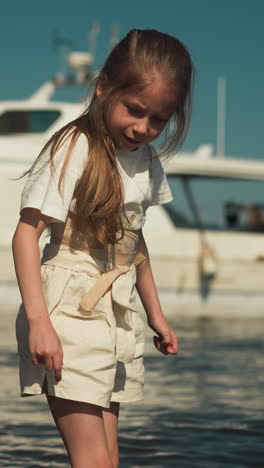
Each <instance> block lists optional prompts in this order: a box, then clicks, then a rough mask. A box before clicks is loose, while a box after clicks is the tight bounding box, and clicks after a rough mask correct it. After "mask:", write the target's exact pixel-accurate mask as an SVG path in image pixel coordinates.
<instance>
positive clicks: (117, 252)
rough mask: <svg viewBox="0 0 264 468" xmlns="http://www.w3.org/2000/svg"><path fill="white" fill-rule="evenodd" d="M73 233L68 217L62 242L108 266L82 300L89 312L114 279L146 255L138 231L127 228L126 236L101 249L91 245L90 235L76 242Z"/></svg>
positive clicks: (82, 304) (82, 305)
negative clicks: (82, 240) (82, 241)
mask: <svg viewBox="0 0 264 468" xmlns="http://www.w3.org/2000/svg"><path fill="white" fill-rule="evenodd" d="M72 233H73V230H72V220H71V218H70V217H68V218H67V220H66V225H65V229H64V233H63V237H62V239H61V241H60V243H61V244H62V245H67V246H68V247H70V248H72V249H76V250H81V251H83V252H85V253H87V254H88V255H90V256H91V257H92V258H93V259H94V260H95V261H96V260H99V261H100V262H103V263H104V264H105V266H106V271H103V272H102V274H101V275H100V277H99V278H98V279H97V281H96V283H95V284H94V285H93V286H92V288H91V289H90V290H89V291H88V292H87V294H85V295H84V296H83V297H82V299H81V301H80V306H81V307H82V308H83V309H84V310H86V311H88V312H89V311H90V310H91V309H92V308H93V307H94V306H95V305H96V304H97V302H98V301H99V299H100V298H101V297H102V296H104V294H105V293H106V292H107V291H108V290H109V289H110V288H111V286H112V284H113V283H114V281H115V280H116V279H117V278H118V277H119V276H121V275H123V274H125V273H127V272H128V271H129V270H130V267H131V265H132V264H133V263H134V264H135V265H138V264H139V263H141V262H142V261H143V260H144V259H145V256H144V255H143V254H142V253H141V252H139V251H138V243H139V236H138V233H137V232H136V231H127V230H125V233H124V237H123V238H122V239H121V240H119V241H118V242H117V243H116V244H114V245H108V246H106V247H104V248H99V249H98V248H94V247H93V246H90V245H89V236H87V237H86V238H85V242H84V243H81V244H80V242H76V243H75V242H74V240H73V236H72Z"/></svg>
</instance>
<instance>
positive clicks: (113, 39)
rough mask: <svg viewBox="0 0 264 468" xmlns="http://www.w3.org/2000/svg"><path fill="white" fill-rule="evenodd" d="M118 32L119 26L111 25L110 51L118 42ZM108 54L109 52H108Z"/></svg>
mask: <svg viewBox="0 0 264 468" xmlns="http://www.w3.org/2000/svg"><path fill="white" fill-rule="evenodd" d="M119 31H120V26H119V24H112V26H111V34H110V44H109V47H110V50H111V49H112V48H113V47H114V46H115V45H116V44H117V43H118V41H119ZM109 52H110V51H109Z"/></svg>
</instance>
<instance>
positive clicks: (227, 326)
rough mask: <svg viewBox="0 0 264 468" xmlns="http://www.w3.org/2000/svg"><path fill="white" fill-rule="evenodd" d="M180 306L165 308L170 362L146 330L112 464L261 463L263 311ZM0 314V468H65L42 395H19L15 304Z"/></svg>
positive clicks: (205, 467) (192, 466) (209, 467)
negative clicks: (172, 347) (139, 393)
mask: <svg viewBox="0 0 264 468" xmlns="http://www.w3.org/2000/svg"><path fill="white" fill-rule="evenodd" d="M188 310H189V313H187V314H185V313H182V312H181V311H180V310H178V308H177V307H176V305H175V307H173V304H170V313H169V320H170V323H171V325H172V326H173V328H174V329H175V330H176V332H177V335H178V337H179V353H178V355H177V356H164V355H162V354H160V353H159V352H158V351H157V350H156V349H155V348H154V346H153V343H152V336H153V333H152V332H151V331H149V332H148V334H147V346H146V357H145V367H146V384H145V398H144V400H143V401H141V402H138V403H135V404H124V405H123V408H122V409H121V414H120V421H119V443H120V468H122V467H123V468H136V467H145V466H146V467H151V468H163V467H174V468H176V467H177V468H184V467H189V468H196V467H197V468H198V467H201V468H220V467H221V468H222V467H223V468H229V467H240V468H242V467H243V468H245V467H248V468H253V467H264V445H263V435H264V398H263V392H264V373H263V369H264V340H263V336H264V313H263V315H262V314H258V316H254V314H253V315H252V313H251V310H250V309H248V313H247V314H245V313H243V314H241V316H240V314H239V310H238V311H237V312H236V314H233V309H232V308H230V310H229V309H228V305H225V306H224V308H223V313H222V314H221V310H220V312H219V309H218V312H217V313H215V314H214V309H213V308H212V310H210V313H207V314H203V307H201V308H200V313H194V314H192V306H190V308H189V309H188ZM1 312H2V313H1V336H0V358H1V370H2V372H1V374H2V375H1V395H0V398H1V400H0V416H1V429H0V466H1V467H8V468H13V467H23V468H27V467H30V468H33V467H34V468H37V467H61V468H62V467H63V468H66V467H69V462H68V459H67V455H66V453H65V449H64V447H63V444H62V442H61V440H60V437H59V436H58V433H57V430H56V428H55V426H54V423H53V420H52V418H51V416H50V414H49V411H48V409H47V404H46V401H45V397H44V396H40V397H34V398H26V399H21V398H20V397H19V395H18V394H19V387H18V377H17V360H18V359H17V354H16V344H15V337H14V318H15V308H14V306H12V307H9V308H8V307H2V311H1Z"/></svg>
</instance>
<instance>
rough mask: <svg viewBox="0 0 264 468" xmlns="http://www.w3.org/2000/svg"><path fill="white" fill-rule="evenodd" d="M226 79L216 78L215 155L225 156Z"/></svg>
mask: <svg viewBox="0 0 264 468" xmlns="http://www.w3.org/2000/svg"><path fill="white" fill-rule="evenodd" d="M225 101H226V80H225V79H224V78H222V77H219V78H218V80H217V134H216V157H219V158H224V156H225V111H226V109H225V108H226V102H225Z"/></svg>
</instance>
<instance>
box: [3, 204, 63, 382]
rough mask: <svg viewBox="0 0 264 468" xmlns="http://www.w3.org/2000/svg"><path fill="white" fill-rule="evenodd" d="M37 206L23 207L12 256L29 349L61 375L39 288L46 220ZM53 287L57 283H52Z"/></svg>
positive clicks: (59, 355) (58, 350)
mask: <svg viewBox="0 0 264 468" xmlns="http://www.w3.org/2000/svg"><path fill="white" fill-rule="evenodd" d="M49 219H50V218H49V217H48V216H44V215H42V214H41V213H40V212H39V210H36V209H33V208H25V209H24V210H23V211H22V214H21V218H20V220H19V222H18V225H17V228H16V231H15V234H14V237H13V243H12V247H13V256H14V262H15V269H16V275H17V281H18V285H19V289H20V293H21V297H22V301H23V304H24V309H25V313H26V316H27V320H28V324H29V349H30V352H31V357H32V362H33V364H34V365H38V364H39V363H44V364H45V365H46V368H47V370H52V369H54V370H55V375H56V379H57V380H60V378H61V367H62V349H61V344H60V341H59V338H58V336H57V334H56V332H55V330H54V328H53V326H52V324H51V321H50V317H49V314H48V310H47V307H46V303H45V299H44V296H43V291H42V284H41V273H40V253H39V246H38V242H39V237H40V235H41V233H42V232H43V230H44V228H45V227H46V225H47V223H48V222H49ZM55 287H56V285H55Z"/></svg>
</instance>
